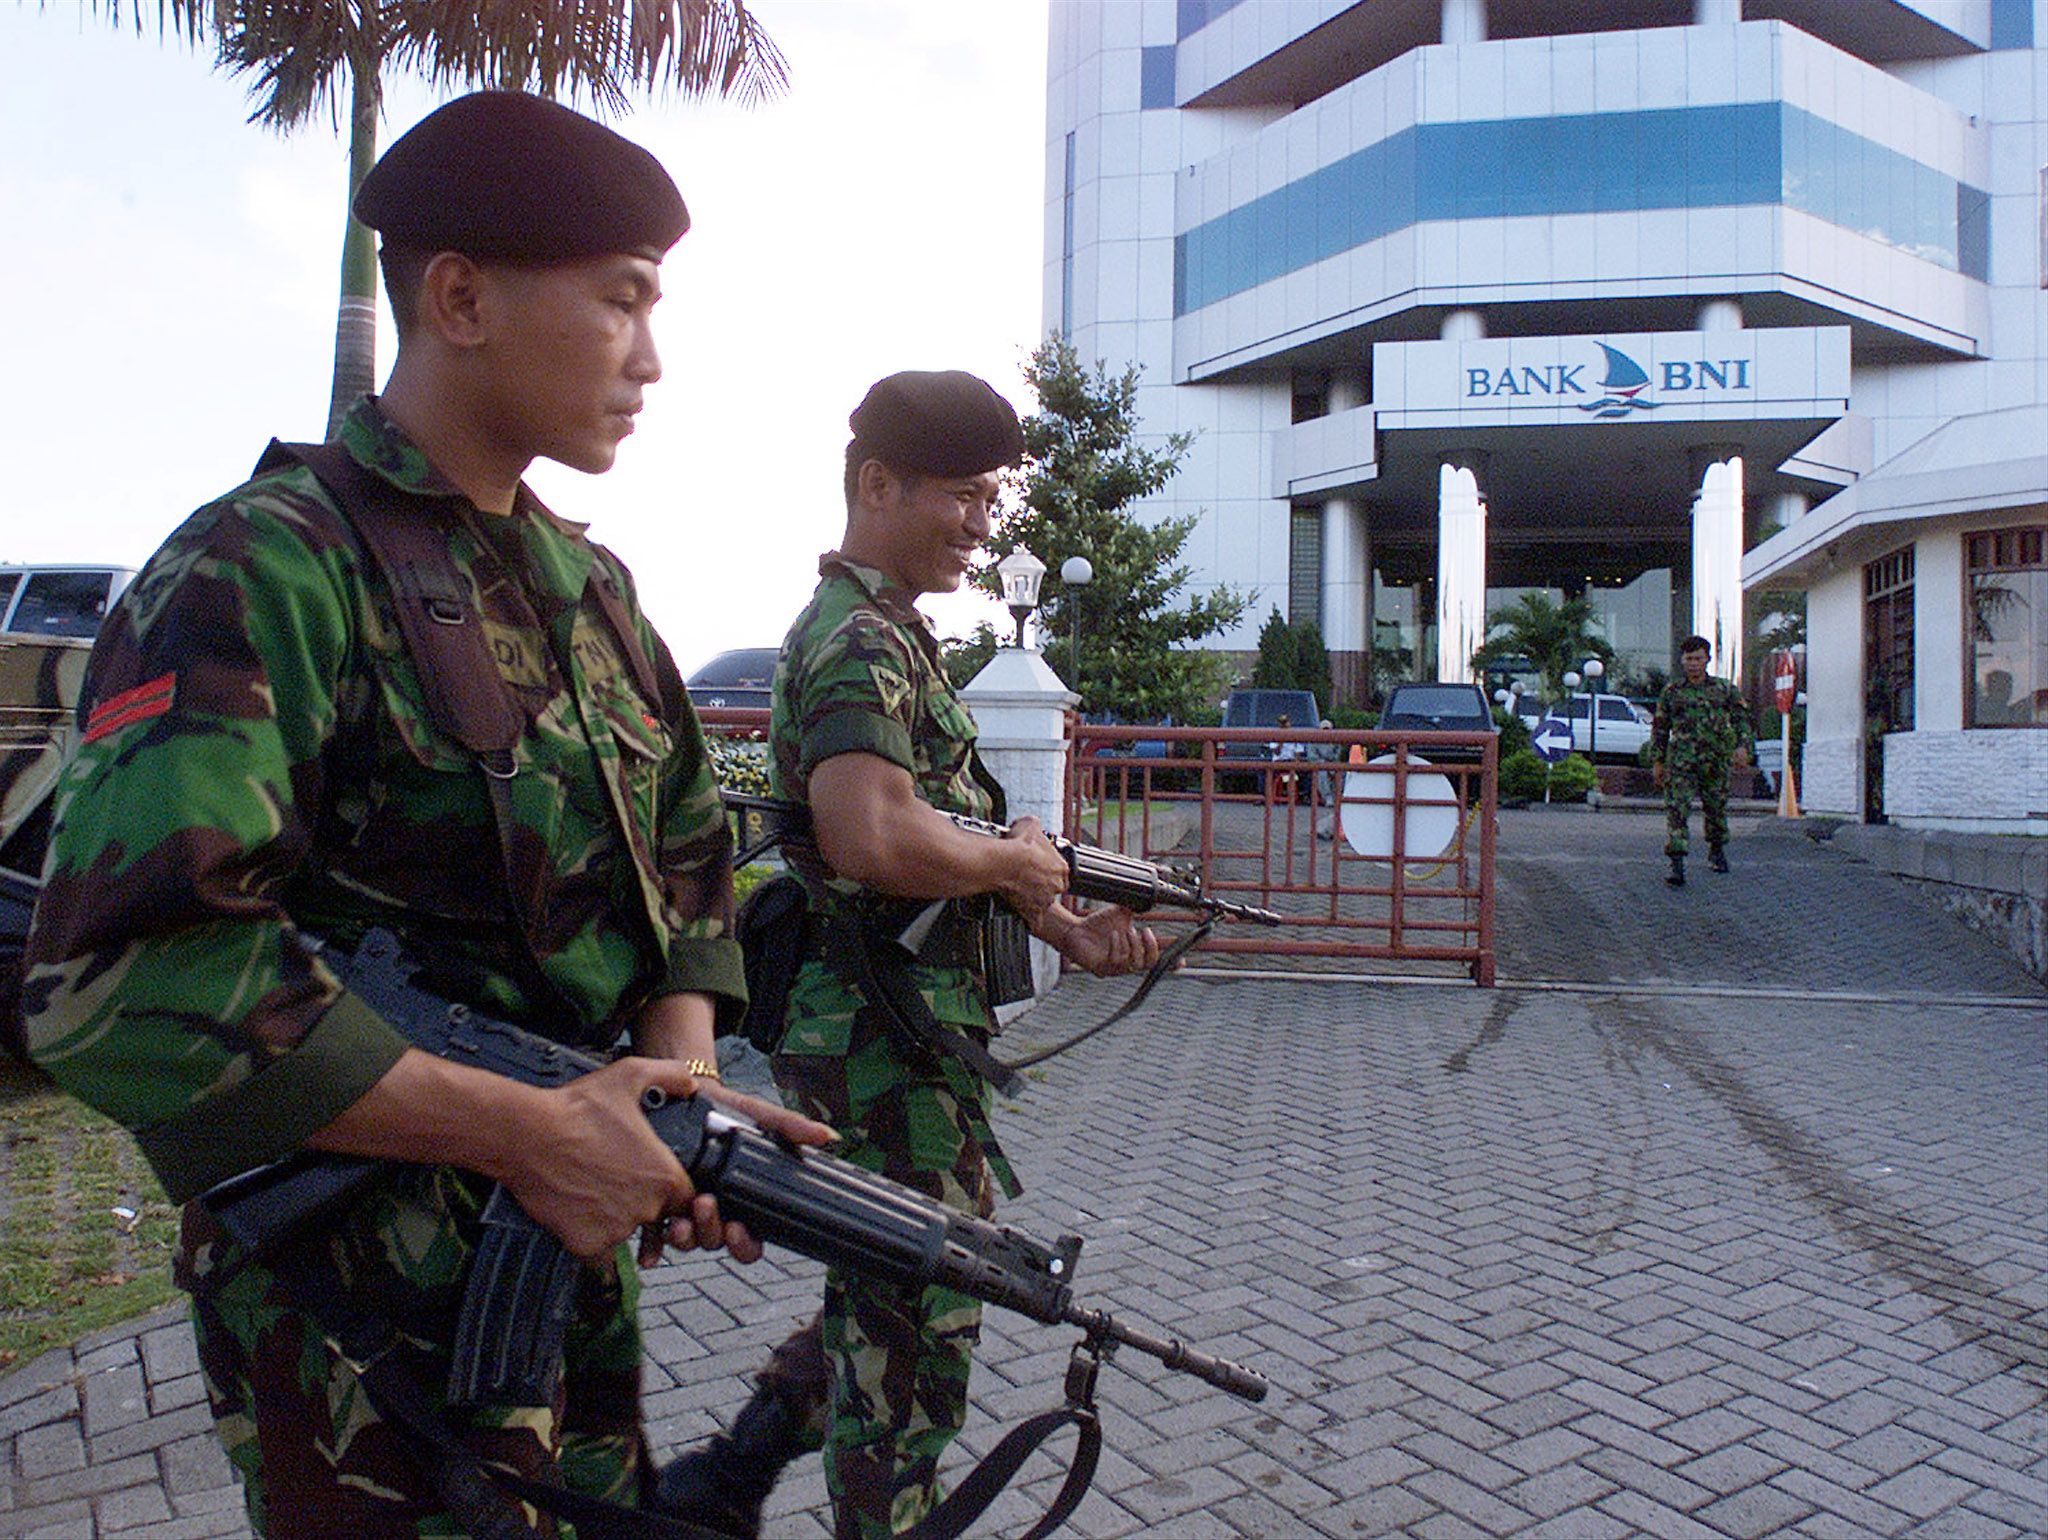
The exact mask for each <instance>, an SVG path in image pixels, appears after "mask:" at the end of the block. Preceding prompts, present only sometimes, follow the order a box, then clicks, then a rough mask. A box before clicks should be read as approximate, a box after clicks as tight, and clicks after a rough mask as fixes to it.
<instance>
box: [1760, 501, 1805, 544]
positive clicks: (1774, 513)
mask: <svg viewBox="0 0 2048 1540" xmlns="http://www.w3.org/2000/svg"><path fill="white" fill-rule="evenodd" d="M1812 507H1813V499H1812V498H1810V497H1808V496H1807V495H1806V494H1805V493H1804V492H1780V493H1778V494H1777V495H1776V496H1775V497H1773V498H1772V499H1771V506H1770V511H1769V512H1768V513H1766V514H1765V515H1764V534H1765V536H1766V537H1768V536H1771V535H1775V534H1776V533H1777V532H1778V531H1779V530H1781V529H1790V528H1791V527H1792V526H1793V525H1794V524H1797V523H1798V522H1799V521H1800V520H1801V519H1803V518H1805V517H1806V515H1807V512H1808V511H1809V510H1810V509H1811V508H1812Z"/></svg>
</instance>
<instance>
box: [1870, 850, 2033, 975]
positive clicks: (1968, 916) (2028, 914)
mask: <svg viewBox="0 0 2048 1540" xmlns="http://www.w3.org/2000/svg"><path fill="white" fill-rule="evenodd" d="M1832 838H1833V842H1834V843H1835V844H1836V845H1838V846H1841V847H1842V848H1843V849H1845V850H1847V851H1848V852H1849V854H1851V855H1853V856H1856V857H1858V858H1859V859H1861V860H1865V861H1868V862H1869V863H1870V864H1871V865H1872V866H1875V867H1878V868H1880V869H1882V870H1884V871H1888V872H1891V873H1892V874H1893V875H1894V876H1897V877H1899V878H1902V879H1903V880H1905V881H1907V882H1910V883H1912V884H1913V885H1914V886H1916V887H1918V888H1919V889H1920V890H1921V891H1922V892H1924V893H1926V894H1927V895H1928V896H1929V897H1931V898H1933V899H1934V901H1935V902H1936V903H1938V904H1940V905H1941V907H1942V908H1944V909H1946V910H1947V911H1948V912H1949V913H1950V914H1952V915H1954V916H1956V917H1957V918H1958V919H1960V920H1962V921H1963V922H1964V923H1965V924H1967V925H1968V926H1969V927H1970V928H1971V929H1972V930H1976V931H1981V932H1982V933H1983V934H1985V935H1987V936H1990V937H1991V938H1992V939H1994V940H1995V941H1997V942H1998V943H1999V944H2000V945H2001V946H2003V947H2005V949H2006V950H2007V951H2009V952H2011V953H2012V954H2013V955H2014V956H2015V957H2017V958H2018V959H2019V960H2020V962H2021V963H2022V964H2023V965H2025V967H2026V968H2027V969H2028V971H2029V972H2031V973H2033V974H2034V976H2035V977H2037V978H2039V979H2040V980H2041V981H2042V982H2043V983H2048V839H2044V838H2042V837H2040V836H2038V835H2026V834H1952V833H1948V832H1946V831H1944V830H1939V829H1902V828H1899V827H1898V826H1897V825H1895V824H1845V825H1843V826H1842V827H1841V828H1839V829H1837V830H1836V831H1835V832H1834V835H1833V836H1832Z"/></svg>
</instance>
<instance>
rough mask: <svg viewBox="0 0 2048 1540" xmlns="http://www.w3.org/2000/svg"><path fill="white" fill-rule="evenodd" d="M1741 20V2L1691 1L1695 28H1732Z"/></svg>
mask: <svg viewBox="0 0 2048 1540" xmlns="http://www.w3.org/2000/svg"><path fill="white" fill-rule="evenodd" d="M1740 20H1742V0H1692V24H1693V25H1694V26H1696V27H1732V26H1734V25H1735V23H1737V22H1738V21H1740Z"/></svg>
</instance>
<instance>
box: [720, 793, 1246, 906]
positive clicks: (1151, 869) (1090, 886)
mask: <svg viewBox="0 0 2048 1540" xmlns="http://www.w3.org/2000/svg"><path fill="white" fill-rule="evenodd" d="M725 805H726V806H727V807H728V808H730V809H732V810H733V811H734V812H735V813H737V814H739V816H740V825H741V828H742V830H743V831H744V837H743V839H742V841H741V843H742V846H743V848H742V849H741V850H740V852H739V854H738V855H736V856H735V857H734V858H733V865H734V866H744V865H746V864H747V862H749V861H751V860H753V859H754V858H755V857H757V856H759V855H762V854H764V853H765V852H766V851H768V850H769V849H771V848H772V847H774V846H775V845H778V844H788V845H800V846H804V847H806V848H809V849H815V848H816V841H815V839H814V837H813V835H812V833H811V810H810V809H809V808H808V807H806V806H805V805H804V804H803V803H801V802H784V801H781V800H779V799H777V798H775V797H750V796H746V795H744V794H742V793H740V792H730V791H729V792H727V793H726V794H725ZM943 816H944V817H946V818H948V819H951V820H952V822H953V823H955V824H957V825H958V826H959V827H960V828H963V829H965V830H967V831H968V832H969V833H970V834H983V835H987V836H988V837H989V838H990V839H1001V838H1002V837H1003V836H1004V835H1006V834H1008V833H1009V832H1010V831H1009V830H1008V829H1006V828H1004V827H1003V826H1002V825H1001V824H999V823H989V822H987V821H986V820H984V819H980V818H969V817H967V816H966V815H965V814H964V813H946V814H944V815H943ZM1046 838H1047V839H1049V840H1051V841H1052V848H1053V849H1054V850H1056V851H1058V852H1059V854H1060V858H1061V859H1062V860H1063V861H1065V862H1066V863H1067V882H1068V891H1070V892H1072V893H1073V894H1075V895H1076V896H1077V897H1080V898H1086V899H1093V900H1094V901H1096V902H1097V903H1104V904H1122V905H1123V906H1124V907H1125V908H1126V909H1129V910H1131V911H1133V912H1134V913H1138V914H1143V913H1144V912H1145V911H1146V910H1148V909H1152V908H1156V907H1158V906H1160V905H1165V906H1166V907H1168V908H1175V909H1194V910H1197V911H1199V912H1201V913H1202V914H1205V915H1211V916H1214V917H1215V918H1217V919H1225V920H1250V921H1251V922H1252V923H1253V924H1255V925H1278V924H1280V923H1281V918H1280V916H1279V915H1277V914H1275V913H1274V912H1273V911H1272V910H1271V909H1260V908H1257V907H1255V906H1253V905H1251V904H1240V903H1235V902H1233V901H1232V900H1230V899H1227V898H1217V897H1216V896H1215V895H1214V894H1212V893H1207V892H1205V891H1203V888H1202V884H1201V882H1200V880H1199V879H1197V878H1192V877H1186V876H1183V875H1182V874H1181V873H1179V872H1176V871H1174V870H1173V869H1172V868H1170V867H1165V866H1159V865H1156V864H1154V863H1153V862H1151V861H1142V860H1140V859H1139V858H1138V857H1136V856H1127V855H1124V854H1122V853H1121V852H1119V851H1114V850H1104V849H1102V848H1101V847H1100V846H1097V845H1083V844H1079V843H1077V842H1076V841H1074V840H1070V839H1067V838H1065V837H1064V836H1062V835H1058V834H1048V835H1046Z"/></svg>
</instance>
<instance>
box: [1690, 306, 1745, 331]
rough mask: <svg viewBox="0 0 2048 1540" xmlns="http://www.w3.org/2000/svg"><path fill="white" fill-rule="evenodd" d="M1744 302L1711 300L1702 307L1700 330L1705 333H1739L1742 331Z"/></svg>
mask: <svg viewBox="0 0 2048 1540" xmlns="http://www.w3.org/2000/svg"><path fill="white" fill-rule="evenodd" d="M1742 327H1743V320H1742V301H1740V300H1736V299H1710V300H1708V301H1707V302H1706V303H1705V304H1704V305H1702V306H1700V313H1699V329H1700V330H1701V331H1703V332H1739V331H1741V330H1742Z"/></svg>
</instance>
